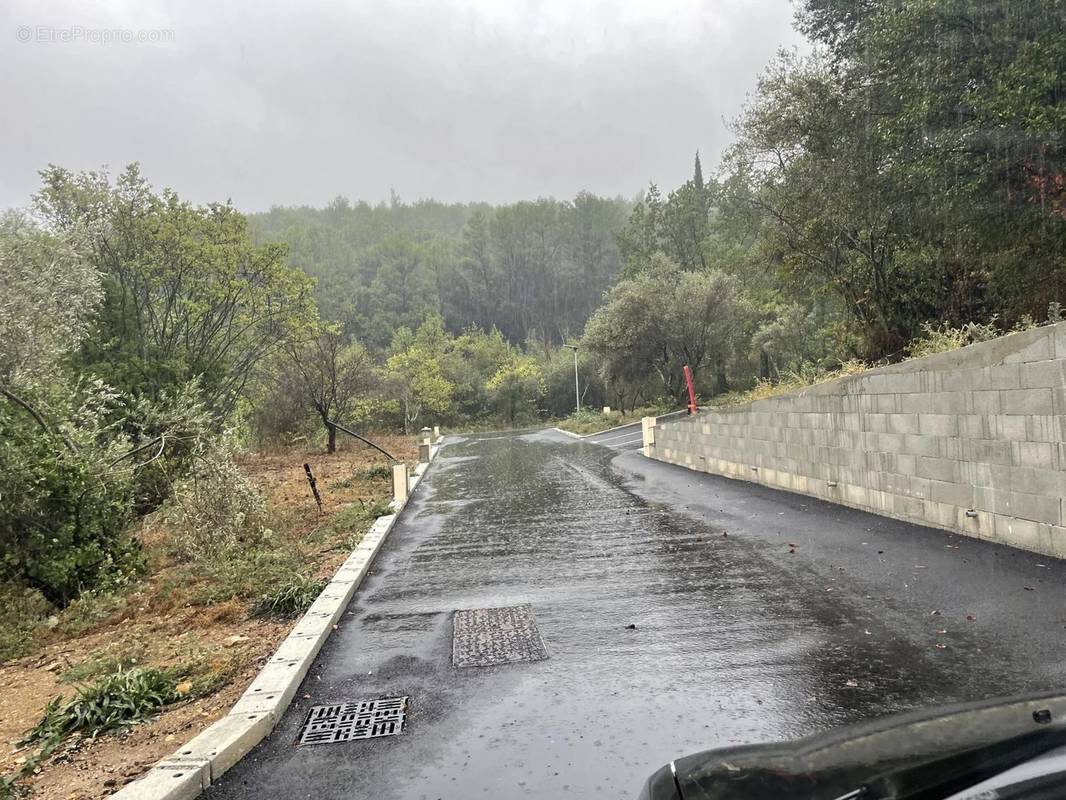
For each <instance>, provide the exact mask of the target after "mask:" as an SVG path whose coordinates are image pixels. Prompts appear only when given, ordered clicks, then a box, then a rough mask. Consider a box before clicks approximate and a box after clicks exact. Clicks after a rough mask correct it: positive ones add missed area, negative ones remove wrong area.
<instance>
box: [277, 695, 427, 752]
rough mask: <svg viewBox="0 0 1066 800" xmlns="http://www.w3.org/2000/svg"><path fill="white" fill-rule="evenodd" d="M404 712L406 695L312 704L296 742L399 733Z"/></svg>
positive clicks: (346, 739)
mask: <svg viewBox="0 0 1066 800" xmlns="http://www.w3.org/2000/svg"><path fill="white" fill-rule="evenodd" d="M406 715H407V698H406V697H388V698H385V699H383V700H363V701H361V702H357V703H338V704H337V705H332V706H312V707H311V711H310V713H309V714H308V715H307V722H305V723H304V726H303V728H302V729H301V730H300V738H299V740H298V741H297V744H299V745H305V744H332V743H334V742H350V741H354V740H356V739H375V738H377V737H379V736H394V735H396V734H398V733H403V723H404V718H405V717H406Z"/></svg>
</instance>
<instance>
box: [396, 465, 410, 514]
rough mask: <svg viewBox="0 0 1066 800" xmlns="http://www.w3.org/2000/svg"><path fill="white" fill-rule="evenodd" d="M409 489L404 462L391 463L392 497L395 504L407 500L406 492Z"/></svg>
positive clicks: (399, 504)
mask: <svg viewBox="0 0 1066 800" xmlns="http://www.w3.org/2000/svg"><path fill="white" fill-rule="evenodd" d="M409 490H410V484H409V483H408V478H407V465H406V464H393V465H392V499H393V500H395V501H396V505H398V506H402V505H403V504H404V503H406V502H407V492H408V491H409Z"/></svg>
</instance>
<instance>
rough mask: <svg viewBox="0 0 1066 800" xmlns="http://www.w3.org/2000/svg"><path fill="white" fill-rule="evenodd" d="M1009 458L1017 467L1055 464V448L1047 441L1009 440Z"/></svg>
mask: <svg viewBox="0 0 1066 800" xmlns="http://www.w3.org/2000/svg"><path fill="white" fill-rule="evenodd" d="M1010 446H1011V459H1012V460H1013V462H1014V465H1015V466H1018V467H1045V468H1049V467H1053V466H1056V463H1055V462H1056V453H1055V448H1054V447H1053V446H1052V445H1051V444H1050V443H1049V442H1011V443H1010Z"/></svg>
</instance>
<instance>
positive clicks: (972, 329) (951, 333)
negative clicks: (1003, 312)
mask: <svg viewBox="0 0 1066 800" xmlns="http://www.w3.org/2000/svg"><path fill="white" fill-rule="evenodd" d="M1030 327H1031V325H1030ZM1002 335H1003V332H1002V331H1001V330H1000V329H999V328H998V327H997V326H996V320H995V317H993V318H992V320H991V321H990V322H989V323H988V324H979V323H976V322H970V323H968V324H966V325H962V326H960V327H958V328H953V327H951V326H950V325H948V324H947V323H946V322H945V323H943V324H941V325H933V324H932V323H931V322H923V323H922V335H921V336H919V337H917V338H915V339H913V340H912V341H911V342H910V344H908V345H907V347H906V352H907V356H908V358H922V357H924V356H931V355H934V354H935V353H947V352H950V351H951V350H958V349H959V348H960V347H966V345H969V344H975V343H976V342H987V341H988V340H990V339H995V338H996V337H997V336H1002Z"/></svg>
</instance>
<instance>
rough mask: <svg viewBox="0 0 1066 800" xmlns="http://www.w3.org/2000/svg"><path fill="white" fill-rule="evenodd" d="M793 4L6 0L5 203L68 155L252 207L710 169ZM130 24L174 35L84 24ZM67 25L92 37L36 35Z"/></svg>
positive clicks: (572, 187) (613, 184) (598, 181)
mask: <svg viewBox="0 0 1066 800" xmlns="http://www.w3.org/2000/svg"><path fill="white" fill-rule="evenodd" d="M792 13H793V9H792V6H791V4H790V3H788V2H787V0H642V1H641V2H635V1H634V0H435V1H434V2H430V0H422V1H421V2H417V1H416V0H374V1H373V2H370V1H369V0H352V1H350V2H347V3H340V2H325V0H303V2H272V0H258V1H257V0H218V2H198V3H196V2H193V1H192V0H172V1H171V2H160V1H159V0H112V1H111V2H108V1H107V0H102V1H101V0H97V1H96V2H91V3H90V2H88V0H61V1H60V2H49V3H40V2H33V1H32V0H4V2H2V3H0V103H2V106H0V107H2V108H3V109H4V117H5V119H4V123H3V125H0V207H7V206H12V205H25V204H26V203H27V202H28V200H29V198H30V195H31V194H32V193H33V192H34V191H35V190H36V189H37V187H38V182H39V181H38V177H37V171H38V170H39V169H41V168H43V167H44V166H45V165H46V164H48V163H50V162H51V163H57V164H61V165H63V166H66V167H69V168H72V169H79V170H80V169H94V168H99V167H100V166H102V165H108V166H109V167H110V168H111V170H112V172H117V171H118V170H120V169H121V168H122V166H123V165H125V164H126V163H128V162H130V161H140V162H141V165H142V170H143V171H144V173H145V175H146V176H147V177H148V179H149V180H150V181H151V182H152V183H153V184H154V185H155V186H156V187H157V188H161V187H163V186H171V187H173V188H175V189H176V190H177V191H178V192H179V194H181V195H182V196H183V197H186V198H188V199H191V200H194V201H197V202H207V201H211V200H225V199H227V198H232V200H233V202H234V203H235V204H236V205H237V206H238V207H239V208H241V209H243V210H245V211H258V210H265V209H266V208H268V207H270V206H271V205H275V204H277V205H294V204H312V205H323V204H325V203H326V202H328V201H329V200H330V199H331V198H333V197H335V196H336V195H338V194H343V195H345V196H347V197H349V198H351V199H353V200H354V199H365V200H369V201H371V202H377V201H380V200H384V199H387V198H388V196H389V194H390V191H395V192H396V194H398V195H399V196H400V197H401V198H402V199H404V200H416V199H418V198H419V197H435V198H438V199H441V200H447V201H468V200H487V201H490V202H508V201H514V200H519V199H532V198H536V197H539V196H555V197H558V198H566V197H572V196H573V195H574V194H575V193H576V192H578V191H579V190H582V189H588V190H590V191H593V192H596V193H598V194H602V195H612V196H613V195H618V194H620V195H624V196H626V197H632V196H633V195H634V194H636V192H638V191H640V190H641V189H642V188H644V187H645V186H646V185H647V184H648V182H649V181H655V182H657V183H659V184H660V186H662V187H663V188H664V189H670V188H673V187H675V186H676V185H677V184H679V183H680V182H681V181H683V180H684V179H685V178H687V177H688V176H689V174H690V172H691V168H692V154H693V152H694V151H695V150H696V149H697V148H699V150H700V151H701V154H702V157H703V161H704V168H705V172H710V171H712V169H713V166H714V165H715V164H716V163H717V160H718V155H719V154H720V152H721V150H722V148H723V147H724V146H725V145H726V144H727V143H728V142H729V139H730V135H729V131H728V128H727V125H726V122H727V121H728V120H730V119H732V118H734V117H735V116H736V115H737V113H738V112H739V111H740V108H741V106H742V104H743V102H744V98H745V94H746V93H747V92H750V91H752V90H753V88H754V85H755V79H756V76H757V75H758V73H759V72H760V71H761V70H762V68H763V67H764V66H765V65H766V63H767V62H768V61H769V60H770V59H771V58H772V56H773V54H774V52H775V51H776V50H777V49H778V48H779V47H782V46H786V47H792V46H802V45H801V37H800V36H799V34H797V33H795V32H794V31H793V30H792V29H791V22H792ZM42 27H43V28H49V27H51V28H54V29H55V30H56V31H58V32H59V33H56V34H50V33H47V32H45V33H40V32H39V30H38V29H39V28H42ZM76 27H80V28H81V29H82V32H81V33H80V34H78V33H76V32H74V29H75V28H76ZM115 28H121V29H126V30H129V31H133V32H134V34H133V35H136V31H139V30H158V29H163V30H170V31H172V32H173V41H172V42H162V43H157V44H148V43H130V42H111V43H104V42H101V41H88V40H87V39H89V38H90V37H95V38H97V39H99V38H101V36H102V35H103V34H100V33H97V32H96V31H98V30H99V29H115ZM66 31H69V32H70V33H64V32H66ZM63 35H68V36H80V37H81V41H68V42H62V41H39V40H38V39H39V38H40V37H41V36H43V37H45V38H47V37H49V36H63ZM146 35H148V34H146ZM20 37H23V38H27V37H28V38H29V39H30V41H25V42H24V41H20Z"/></svg>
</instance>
